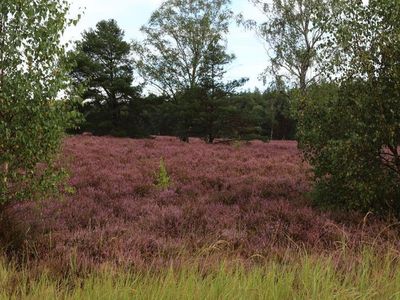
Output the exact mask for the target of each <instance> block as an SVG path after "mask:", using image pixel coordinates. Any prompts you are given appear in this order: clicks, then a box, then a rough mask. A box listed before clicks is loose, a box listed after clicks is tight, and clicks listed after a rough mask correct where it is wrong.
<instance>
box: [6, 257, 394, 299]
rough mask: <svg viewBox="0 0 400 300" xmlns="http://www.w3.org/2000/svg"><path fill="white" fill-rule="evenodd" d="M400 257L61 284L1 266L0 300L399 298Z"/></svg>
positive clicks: (104, 276)
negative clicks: (399, 259)
mask: <svg viewBox="0 0 400 300" xmlns="http://www.w3.org/2000/svg"><path fill="white" fill-rule="evenodd" d="M356 257H358V259H357V258H356ZM398 257H399V254H398V253H395V252H391V253H388V254H386V255H376V254H373V252H372V251H364V252H363V254H362V255H361V256H352V255H348V257H342V258H340V259H338V258H336V259H334V258H332V257H330V256H317V257H311V256H307V255H303V256H302V258H299V259H298V260H294V261H293V262H291V263H285V264H283V263H278V262H277V261H269V262H266V263H265V264H263V265H259V266H253V267H247V268H246V267H244V266H243V265H240V264H238V265H236V267H232V266H230V267H226V265H227V262H226V263H221V264H220V265H219V266H218V267H216V268H214V269H213V270H207V271H204V270H201V268H200V267H199V266H187V267H186V268H181V269H180V270H174V269H172V268H171V269H169V270H165V271H164V272H162V273H159V272H148V273H147V274H143V273H142V274H139V273H138V274H133V273H129V272H118V271H117V270H115V269H112V268H104V269H103V270H102V271H98V272H97V273H93V274H92V275H89V276H87V277H85V278H84V279H81V278H78V277H75V278H74V277H70V278H64V279H62V280H56V279H54V278H52V277H51V276H49V275H48V274H43V273H42V274H41V275H40V276H36V278H35V279H33V277H34V276H33V275H32V274H30V273H29V272H28V271H26V270H25V271H21V270H17V269H16V268H15V267H13V266H12V265H10V264H6V263H4V262H0V299H40V300H44V299H171V300H172V299H174V300H175V299H279V300H281V299H318V300H319V299H400V262H399V261H398ZM338 261H340V262H339V263H338ZM230 265H232V264H230Z"/></svg>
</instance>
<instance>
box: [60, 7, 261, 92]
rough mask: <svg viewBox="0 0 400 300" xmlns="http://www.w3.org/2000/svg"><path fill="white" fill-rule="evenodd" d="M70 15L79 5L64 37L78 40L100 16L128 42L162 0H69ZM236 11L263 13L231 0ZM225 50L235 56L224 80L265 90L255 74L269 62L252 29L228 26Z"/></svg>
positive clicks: (138, 35)
mask: <svg viewBox="0 0 400 300" xmlns="http://www.w3.org/2000/svg"><path fill="white" fill-rule="evenodd" d="M70 2H71V3H72V14H74V15H76V14H77V13H78V12H79V11H82V8H84V7H86V9H85V10H84V15H83V16H82V19H81V21H80V22H79V24H78V26H76V27H74V28H70V29H69V30H68V31H67V32H66V34H65V38H66V39H67V40H76V39H79V38H80V36H81V33H82V32H83V30H85V29H88V28H93V27H94V26H95V25H96V23H97V22H98V21H100V20H103V19H111V18H112V19H115V20H117V22H118V24H119V26H120V27H121V28H122V29H123V30H124V31H125V37H126V40H127V41H130V40H132V39H136V40H140V39H141V38H142V35H141V33H140V31H139V29H140V27H141V26H142V25H144V24H146V23H147V21H148V19H149V18H150V15H151V13H152V12H153V11H154V10H156V9H157V8H158V7H159V5H160V4H161V2H162V0H112V1H110V0H70ZM232 9H233V11H234V12H235V13H243V15H244V16H245V18H252V19H255V20H257V21H262V20H263V15H262V13H261V12H260V11H259V10H258V9H257V8H255V7H254V6H253V5H252V4H250V3H249V2H248V1H247V0H232ZM228 50H229V52H230V53H234V54H235V55H236V60H235V61H234V62H233V63H232V64H231V65H230V66H229V67H228V72H227V79H228V80H229V79H237V78H241V77H248V78H249V79H250V80H249V82H248V83H247V84H246V85H245V88H246V89H253V88H255V87H258V88H260V89H264V87H263V84H262V82H261V81H260V80H258V75H259V74H260V73H261V72H262V71H263V70H264V69H265V67H266V66H267V65H268V56H267V52H266V50H265V46H264V44H263V42H262V41H261V40H260V39H259V38H258V37H257V36H256V35H255V33H254V32H249V31H244V30H243V29H242V28H238V27H237V26H236V25H234V24H233V25H232V26H231V31H230V34H229V36H228Z"/></svg>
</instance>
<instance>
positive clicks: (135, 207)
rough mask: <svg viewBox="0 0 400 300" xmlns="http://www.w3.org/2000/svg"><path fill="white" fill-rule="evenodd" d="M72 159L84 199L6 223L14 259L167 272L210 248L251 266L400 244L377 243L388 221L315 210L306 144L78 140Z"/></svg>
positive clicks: (69, 153)
mask: <svg viewBox="0 0 400 300" xmlns="http://www.w3.org/2000/svg"><path fill="white" fill-rule="evenodd" d="M63 151H64V157H65V163H66V164H68V166H69V170H70V180H69V185H70V186H71V188H70V189H68V190H69V191H74V192H66V193H65V195H63V197H62V198H61V199H58V200H51V201H50V200H49V201H44V202H42V203H41V204H40V205H39V206H38V205H37V203H33V202H32V203H29V202H28V203H17V204H15V205H14V206H12V207H10V208H9V209H8V214H7V219H6V221H5V222H6V223H5V224H3V225H4V226H3V225H2V227H3V230H2V232H3V233H2V236H3V238H5V239H8V240H9V241H11V243H10V249H11V250H15V251H28V252H29V253H28V254H30V255H32V256H34V257H35V258H37V259H38V260H40V261H42V262H44V263H46V264H48V265H49V266H50V267H56V268H62V267H65V266H66V265H70V264H71V260H72V259H73V260H76V264H77V265H79V266H90V265H96V264H100V263H103V262H112V263H116V264H123V265H132V266H135V267H141V266H146V265H148V264H149V263H151V264H152V265H157V264H159V265H163V264H165V263H168V261H170V260H171V259H175V258H176V257H178V256H184V255H185V253H186V254H189V255H191V256H193V255H199V256H201V255H203V254H204V251H208V250H209V249H219V251H220V253H221V254H223V255H232V256H235V257H241V258H243V259H247V258H249V257H252V256H254V255H255V254H257V255H258V254H259V255H262V256H266V257H267V256H268V255H271V254H276V253H279V252H281V251H282V250H284V249H287V248H293V249H303V248H304V249H307V250H310V251H324V250H327V249H330V250H332V249H335V248H336V247H338V245H339V244H338V241H340V242H341V244H340V245H342V244H343V241H345V242H346V244H347V245H348V246H354V245H356V244H357V243H358V242H360V241H361V240H362V239H365V238H366V237H368V236H369V237H371V239H374V240H375V241H380V240H382V239H385V238H387V236H388V235H390V234H393V233H391V232H389V231H388V230H386V231H384V233H383V234H382V233H381V234H380V235H379V239H376V237H377V236H378V235H377V234H378V233H379V232H380V231H381V229H382V228H384V226H385V224H384V223H383V222H380V221H378V220H372V219H371V217H370V216H369V217H368V218H367V222H363V216H359V215H356V214H351V215H349V214H346V215H343V216H345V217H343V216H342V215H339V214H333V213H330V214H328V213H322V212H319V211H317V210H316V209H313V208H312V207H310V206H309V205H308V204H307V203H308V200H307V193H308V192H309V191H310V189H311V181H310V174H309V168H308V165H307V164H305V163H304V162H303V160H302V158H301V156H300V154H299V152H298V150H297V144H296V143H295V142H289V141H272V142H269V143H263V142H261V141H252V142H248V143H244V144H241V145H240V146H234V145H229V144H223V143H219V144H218V143H217V144H214V145H209V144H205V143H204V142H202V141H201V140H198V139H191V142H190V143H189V144H188V143H182V142H180V141H179V140H177V139H175V138H172V137H157V138H155V139H148V140H134V139H119V138H111V137H94V136H73V137H69V138H67V139H66V140H65V142H64V150H63ZM160 157H162V158H163V160H164V163H165V167H166V169H167V170H168V175H169V177H170V179H171V185H170V186H169V187H168V188H167V189H159V188H157V186H156V182H155V178H154V174H155V172H157V171H158V170H159V165H160ZM3 223H4V222H3ZM5 228H7V230H6V229H5ZM216 244H217V245H219V246H218V247H213V245H216ZM21 249H23V250H21ZM207 249H208V250H207Z"/></svg>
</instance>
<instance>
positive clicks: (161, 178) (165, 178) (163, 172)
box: [156, 158, 171, 189]
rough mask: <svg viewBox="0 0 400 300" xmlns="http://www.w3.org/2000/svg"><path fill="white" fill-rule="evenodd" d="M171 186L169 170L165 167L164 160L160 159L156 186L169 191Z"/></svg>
mask: <svg viewBox="0 0 400 300" xmlns="http://www.w3.org/2000/svg"><path fill="white" fill-rule="evenodd" d="M170 185H171V179H170V177H169V175H168V171H167V168H166V167H165V162H164V159H163V158H161V159H160V166H159V169H158V172H157V173H156V186H157V187H158V188H160V189H167V188H169V187H170Z"/></svg>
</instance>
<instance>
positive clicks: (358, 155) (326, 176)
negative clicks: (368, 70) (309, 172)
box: [299, 82, 400, 215]
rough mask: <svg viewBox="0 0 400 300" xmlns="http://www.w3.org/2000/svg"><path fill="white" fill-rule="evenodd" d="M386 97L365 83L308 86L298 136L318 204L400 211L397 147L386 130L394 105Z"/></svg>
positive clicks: (367, 209) (364, 209) (383, 211)
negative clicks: (309, 87) (391, 141)
mask: <svg viewBox="0 0 400 300" xmlns="http://www.w3.org/2000/svg"><path fill="white" fill-rule="evenodd" d="M384 95H386V97H384ZM388 97H389V94H388V93H385V94H381V91H379V90H377V89H374V88H373V87H372V86H371V85H370V84H368V83H365V82H348V83H343V84H342V86H341V87H337V86H335V85H333V84H331V85H327V84H325V85H320V86H314V87H312V88H311V89H310V91H309V93H308V96H307V101H306V105H305V107H304V110H303V116H302V122H301V123H300V124H301V125H300V130H299V138H300V147H301V148H302V150H303V152H304V154H305V158H306V159H307V160H308V161H309V162H310V163H311V165H312V166H313V171H314V175H315V178H316V189H315V200H316V201H317V202H318V203H319V204H322V205H324V206H329V207H337V208H348V209H357V210H361V211H369V210H372V211H375V212H379V213H385V212H393V213H395V214H397V215H399V214H400V203H399V199H400V173H399V170H400V169H399V166H398V165H397V169H396V162H395V160H394V159H392V157H393V156H394V155H396V152H395V151H394V152H393V153H392V152H391V150H390V148H392V150H395V149H397V147H398V146H395V147H396V148H393V146H390V145H391V143H390V142H389V140H390V137H389V136H390V133H389V132H388V128H390V127H391V126H395V124H396V123H392V124H391V123H390V118H388V116H389V115H390V111H391V109H392V107H394V106H392V105H393V104H394V103H393V104H392V103H391V101H390V99H389V98H388ZM392 100H393V99H392ZM398 105H400V103H399V104H398ZM398 107H399V106H398ZM382 112H384V113H385V114H384V115H382V114H381V113H382ZM386 113H388V114H389V115H388V114H386ZM393 121H394V120H393ZM397 126H398V125H397ZM393 142H394V144H395V145H399V144H400V140H399V139H398V138H397V140H395V141H393Z"/></svg>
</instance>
